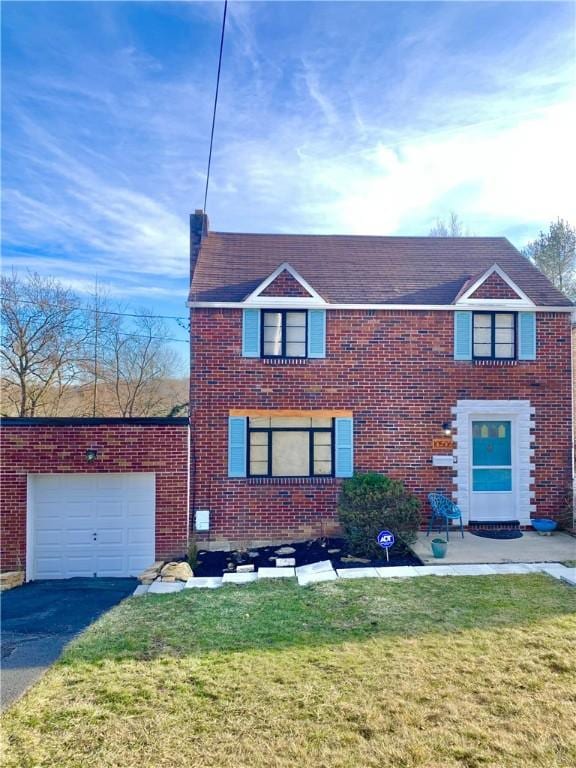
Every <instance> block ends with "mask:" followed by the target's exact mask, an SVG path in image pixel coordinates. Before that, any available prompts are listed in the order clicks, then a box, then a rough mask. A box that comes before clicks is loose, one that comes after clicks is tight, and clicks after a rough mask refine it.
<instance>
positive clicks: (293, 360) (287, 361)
mask: <svg viewBox="0 0 576 768" xmlns="http://www.w3.org/2000/svg"><path fill="white" fill-rule="evenodd" d="M260 359H261V360H262V362H263V363H264V365H306V363H307V362H308V358H307V357H261V358H260Z"/></svg>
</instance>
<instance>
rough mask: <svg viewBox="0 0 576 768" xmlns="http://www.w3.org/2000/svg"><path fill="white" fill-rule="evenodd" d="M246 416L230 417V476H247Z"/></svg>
mask: <svg viewBox="0 0 576 768" xmlns="http://www.w3.org/2000/svg"><path fill="white" fill-rule="evenodd" d="M246 421H247V419H246V417H245V416H230V417H229V419H228V477H246Z"/></svg>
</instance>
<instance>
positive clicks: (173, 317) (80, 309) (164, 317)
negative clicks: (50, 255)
mask: <svg viewBox="0 0 576 768" xmlns="http://www.w3.org/2000/svg"><path fill="white" fill-rule="evenodd" d="M0 300H1V301H11V299H9V298H8V297H7V296H0ZM17 303H18V304H35V305H38V303H39V302H37V301H31V300H30V299H20V298H19V299H17ZM41 303H42V306H43V307H50V308H51V309H67V307H63V306H62V305H60V304H45V303H44V302H41ZM77 311H78V312H97V313H98V314H99V315H116V316H117V317H136V318H142V317H147V318H153V317H157V318H158V319H159V320H188V318H187V317H185V316H184V315H139V314H137V313H132V312H114V311H112V310H111V309H92V307H78V308H77Z"/></svg>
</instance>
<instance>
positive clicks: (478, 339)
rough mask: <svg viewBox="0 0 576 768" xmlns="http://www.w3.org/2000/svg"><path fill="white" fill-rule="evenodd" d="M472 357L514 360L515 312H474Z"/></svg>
mask: <svg viewBox="0 0 576 768" xmlns="http://www.w3.org/2000/svg"><path fill="white" fill-rule="evenodd" d="M473 356H474V358H475V359H492V360H494V359H498V360H514V359H515V358H516V313H515V312H474V323H473Z"/></svg>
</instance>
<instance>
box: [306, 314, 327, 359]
mask: <svg viewBox="0 0 576 768" xmlns="http://www.w3.org/2000/svg"><path fill="white" fill-rule="evenodd" d="M308 357H326V310H325V309H309V310H308Z"/></svg>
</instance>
